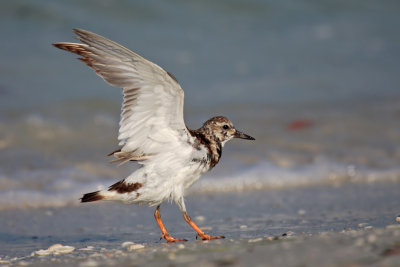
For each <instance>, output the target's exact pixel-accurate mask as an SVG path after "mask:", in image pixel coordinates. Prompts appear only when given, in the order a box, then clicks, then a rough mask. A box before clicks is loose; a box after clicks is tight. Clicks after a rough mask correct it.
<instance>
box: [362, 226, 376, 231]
mask: <svg viewBox="0 0 400 267" xmlns="http://www.w3.org/2000/svg"><path fill="white" fill-rule="evenodd" d="M364 229H365V230H371V229H374V227H372V226H371V225H368V226H365V227H364Z"/></svg>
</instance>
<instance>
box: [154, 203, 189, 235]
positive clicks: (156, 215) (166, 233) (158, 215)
mask: <svg viewBox="0 0 400 267" xmlns="http://www.w3.org/2000/svg"><path fill="white" fill-rule="evenodd" d="M154 218H156V221H157V223H158V226H159V227H160V229H161V232H162V236H161V239H162V238H164V239H165V240H167V242H168V243H173V242H179V241H187V240H186V239H179V238H173V237H172V236H170V235H169V234H168V232H167V229H165V227H164V224H163V223H162V221H161V214H160V206H159V205H158V206H157V209H156V211H155V212H154Z"/></svg>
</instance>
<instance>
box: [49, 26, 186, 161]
mask: <svg viewBox="0 0 400 267" xmlns="http://www.w3.org/2000/svg"><path fill="white" fill-rule="evenodd" d="M74 32H75V33H76V34H77V35H78V39H79V40H80V41H81V42H82V43H55V44H53V45H54V46H56V47H58V48H60V49H63V50H67V51H69V52H72V53H75V54H78V55H80V56H81V58H80V60H81V61H83V62H84V63H86V64H87V65H88V66H89V67H90V68H92V69H93V70H94V71H95V72H96V73H97V74H98V75H99V76H100V77H102V78H103V79H104V80H105V81H106V82H107V83H109V84H111V85H113V86H116V87H121V88H122V89H123V103H122V110H121V120H120V128H119V135H118V139H119V141H120V142H119V144H120V145H121V146H122V148H121V153H120V154H117V155H119V157H121V158H123V160H126V158H130V159H141V160H146V159H148V158H150V157H151V156H150V155H155V154H157V153H160V152H162V151H165V149H167V146H172V147H174V146H176V143H177V142H180V141H182V138H185V137H186V136H188V135H189V132H188V130H187V128H186V126H185V123H184V120H183V103H184V92H183V90H182V88H181V87H180V85H179V84H178V82H177V80H176V78H175V77H174V76H173V75H172V74H170V73H168V72H166V71H165V70H163V69H162V68H161V67H159V66H158V65H156V64H154V63H152V62H150V61H148V60H147V59H145V58H143V57H141V56H139V55H138V54H136V53H134V52H132V51H131V50H129V49H127V48H125V47H123V46H122V45H120V44H118V43H115V42H113V41H111V40H109V39H107V38H105V37H102V36H100V35H98V34H95V33H91V32H89V31H85V30H80V29H74ZM124 153H125V154H124ZM115 154H116V153H115ZM122 155H127V156H124V157H123V156H122Z"/></svg>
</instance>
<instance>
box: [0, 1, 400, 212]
mask: <svg viewBox="0 0 400 267" xmlns="http://www.w3.org/2000/svg"><path fill="white" fill-rule="evenodd" d="M399 13H400V2H398V1H372V0H366V1H365V0H363V1H361V0H358V1H312V0H311V1H294V0H284V1H261V0H249V1H239V0H229V1H227V0H226V1H210V0H206V1H179V0H174V1H144V0H142V1H128V0H125V1H113V0H98V1H95V0H86V1H78V0H71V1H50V0H36V1H28V0H25V1H24V0H13V1H11V0H9V1H2V2H1V3H0V34H1V37H0V38H1V39H0V209H7V208H14V207H40V206H65V205H73V204H77V203H78V199H79V197H80V196H81V194H82V193H84V192H90V191H94V190H96V189H99V188H105V187H106V186H108V185H110V184H112V183H114V182H116V181H118V180H121V179H123V178H125V177H126V176H127V175H129V174H130V173H131V172H132V171H133V170H135V169H136V168H138V166H137V165H135V164H133V163H132V164H130V163H128V164H125V165H124V166H121V167H117V166H116V165H112V164H109V163H108V161H109V160H110V158H107V157H106V155H107V154H108V153H109V152H111V151H113V150H115V149H116V148H117V147H118V146H117V145H118V142H117V133H118V121H119V113H120V105H121V100H122V94H121V90H120V89H118V88H113V87H110V86H109V85H107V84H106V83H104V82H103V80H102V79H100V78H99V77H98V76H96V75H95V74H94V73H93V71H92V70H90V69H89V68H88V67H87V66H85V65H84V64H82V63H81V62H79V61H78V60H76V59H75V58H76V56H75V55H72V54H69V53H66V52H64V51H61V50H58V49H56V48H54V47H52V46H51V43H53V42H60V41H74V40H75V39H74V35H73V33H72V31H71V29H72V28H82V29H86V30H89V31H92V32H96V33H98V34H101V35H104V36H106V37H108V38H110V39H112V40H114V41H116V42H119V43H121V44H123V45H124V46H126V47H128V48H130V49H131V50H133V51H135V52H137V53H139V54H140V55H142V56H144V57H145V58H147V59H149V60H151V61H153V62H155V63H157V64H158V65H160V66H162V67H163V68H164V69H166V70H167V71H169V72H171V73H173V74H174V76H176V77H177V79H178V81H179V82H180V84H181V86H182V88H183V89H184V91H185V121H186V123H187V125H188V127H189V128H193V129H195V128H198V127H200V126H201V124H202V123H203V122H204V121H205V120H207V119H208V118H210V117H212V116H215V115H225V116H227V117H228V118H230V119H231V120H232V121H233V123H234V124H235V126H236V128H238V129H240V130H241V131H243V132H245V133H247V134H249V135H251V136H254V137H255V138H256V141H254V142H250V141H243V140H234V141H232V142H229V143H228V144H227V145H226V146H225V148H224V151H223V156H222V160H221V161H220V163H219V164H218V165H217V166H216V167H215V169H214V170H212V171H211V172H210V173H208V174H206V175H204V176H203V177H202V178H201V179H200V180H199V181H198V182H197V183H196V184H195V185H194V186H193V187H192V189H191V190H190V192H188V194H206V193H209V192H244V191H249V190H279V189H280V188H287V187H299V186H301V187H306V186H312V185H332V186H346V184H350V183H376V182H389V181H390V182H396V183H398V182H400V34H398V31H399V28H400V17H399Z"/></svg>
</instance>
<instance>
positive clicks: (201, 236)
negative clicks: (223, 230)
mask: <svg viewBox="0 0 400 267" xmlns="http://www.w3.org/2000/svg"><path fill="white" fill-rule="evenodd" d="M198 237H200V238H201V239H202V240H212V239H221V238H225V236H223V235H218V236H210V235H206V234H204V233H203V234H197V235H196V239H197V238H198Z"/></svg>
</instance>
